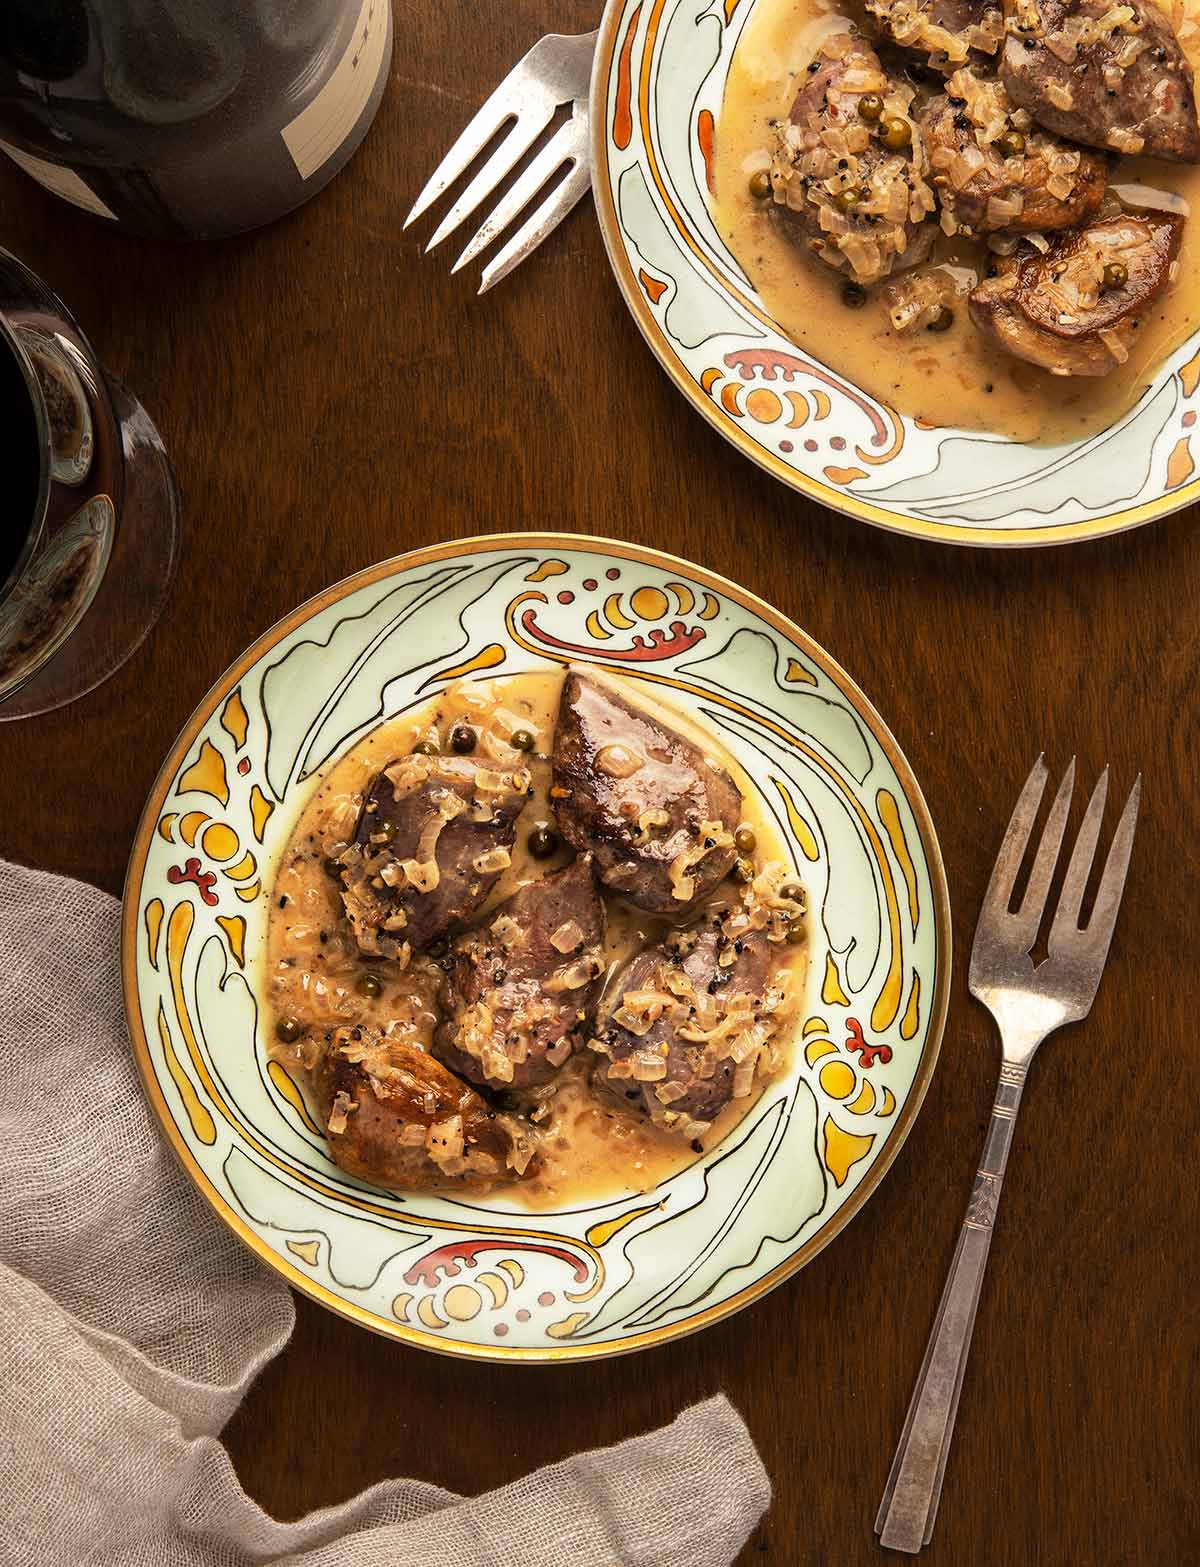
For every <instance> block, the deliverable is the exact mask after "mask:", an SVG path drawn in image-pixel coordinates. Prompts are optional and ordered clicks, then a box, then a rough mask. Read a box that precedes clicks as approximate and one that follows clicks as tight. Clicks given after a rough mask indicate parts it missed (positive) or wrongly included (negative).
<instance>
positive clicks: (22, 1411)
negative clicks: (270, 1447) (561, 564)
mask: <svg viewBox="0 0 1200 1567" xmlns="http://www.w3.org/2000/svg"><path fill="white" fill-rule="evenodd" d="M118 907H119V906H118V904H117V902H116V900H115V899H114V898H110V897H109V896H108V895H107V894H105V893H102V892H99V891H97V890H96V889H95V888H94V887H87V886H84V885H82V884H81V883H78V882H73V881H66V880H64V879H62V878H60V877H56V876H47V875H43V874H41V873H38V872H34V871H28V870H22V869H19V868H18V867H16V866H12V865H8V864H6V863H5V862H4V861H0V1056H2V1062H0V1350H2V1353H3V1360H4V1369H3V1391H2V1393H0V1493H2V1495H3V1502H2V1504H0V1561H2V1562H3V1563H4V1564H5V1567H25V1564H30V1567H33V1564H36V1567H59V1564H61V1567H110V1564H111V1567H116V1564H120V1567H247V1564H251V1563H257V1562H286V1563H296V1564H297V1567H376V1564H378V1567H433V1564H441V1563H445V1564H447V1567H493V1564H495V1567H500V1564H503V1567H568V1564H569V1567H610V1564H611V1567H626V1564H633V1567H727V1564H728V1563H730V1562H732V1561H733V1559H734V1557H735V1556H736V1555H737V1553H738V1551H739V1549H740V1548H741V1546H742V1545H743V1543H744V1542H745V1540H746V1537H747V1535H748V1534H749V1533H750V1531H751V1529H752V1528H753V1527H754V1525H755V1523H756V1522H757V1521H758V1519H759V1517H760V1516H761V1515H762V1513H763V1511H764V1510H765V1508H766V1506H767V1504H768V1502H769V1501H770V1495H771V1491H770V1484H769V1482H768V1479H767V1475H766V1472H765V1470H764V1469H763V1466H762V1462H761V1460H760V1459H759V1457H758V1454H757V1452H756V1451H755V1449H754V1445H753V1443H752V1442H751V1440H750V1437H749V1435H748V1433H747V1431H746V1428H745V1426H744V1425H743V1424H742V1422H741V1420H740V1419H739V1417H738V1416H737V1414H736V1413H735V1412H734V1410H733V1408H732V1407H731V1406H730V1404H729V1403H728V1402H727V1401H726V1400H725V1399H724V1398H712V1399H709V1400H708V1401H707V1402H706V1403H702V1404H697V1405H695V1406H694V1407H693V1408H691V1409H688V1410H686V1411H685V1412H684V1413H683V1414H682V1415H680V1416H679V1418H678V1419H677V1420H676V1421H675V1422H674V1423H673V1424H672V1425H670V1426H667V1427H666V1428H665V1429H663V1430H661V1431H655V1432H651V1433H649V1434H648V1435H645V1436H640V1437H635V1438H632V1439H630V1440H629V1441H626V1442H622V1443H620V1444H619V1445H618V1446H616V1447H610V1448H605V1449H601V1450H597V1451H594V1452H590V1453H583V1454H580V1455H577V1456H576V1457H574V1458H569V1459H567V1460H565V1461H564V1462H562V1463H558V1464H554V1465H552V1466H551V1467H549V1468H547V1469H541V1470H538V1471H537V1473H535V1474H532V1475H530V1476H529V1477H528V1478H526V1479H524V1480H518V1481H517V1482H516V1483H515V1484H513V1485H507V1486H504V1487H503V1488H502V1489H500V1490H498V1491H493V1492H491V1493H490V1494H488V1495H485V1496H477V1497H473V1498H470V1499H466V1500H464V1499H463V1498H461V1497H458V1496H455V1495H454V1494H452V1493H451V1492H449V1491H444V1490H442V1489H440V1488H439V1487H438V1486H435V1485H427V1484H424V1483H423V1482H421V1481H417V1480H391V1481H387V1482H385V1483H383V1484H381V1485H376V1486H373V1487H372V1488H371V1489H370V1490H369V1491H364V1492H363V1493H362V1495H361V1496H358V1497H356V1498H355V1499H354V1500H353V1501H350V1502H347V1503H345V1504H344V1505H343V1506H341V1507H331V1508H326V1509H324V1510H323V1511H321V1512H316V1513H311V1514H309V1516H308V1517H306V1518H303V1519H301V1520H300V1521H299V1522H298V1523H289V1524H284V1523H276V1522H275V1521H274V1520H273V1519H271V1518H269V1517H268V1516H267V1515H266V1514H265V1513H264V1512H263V1511H262V1509H261V1508H259V1507H258V1506H256V1504H255V1503H254V1502H252V1501H251V1500H250V1498H249V1497H248V1496H247V1495H246V1493H245V1492H244V1491H243V1490H242V1488H241V1485H240V1484H239V1483H238V1479H237V1476H236V1474H235V1473H234V1470H233V1466H232V1464H231V1463H230V1460H229V1456H228V1454H227V1453H226V1451H225V1449H224V1448H223V1447H222V1446H221V1444H220V1443H219V1441H218V1440H217V1436H218V1433H219V1432H220V1430H221V1427H222V1426H223V1425H224V1424H225V1422H226V1421H227V1420H228V1419H229V1417H230V1415H231V1414H232V1413H233V1411H234V1410H235V1409H236V1408H237V1405H238V1403H239V1401H240V1400H241V1398H242V1395H243V1394H244V1393H245V1391H246V1389H247V1388H248V1387H249V1385H250V1383H251V1382H252V1381H253V1380H254V1378H255V1376H256V1375H257V1374H258V1372H259V1371H260V1370H261V1368H262V1367H263V1366H264V1365H265V1364H266V1362H267V1361H268V1360H270V1359H271V1357H272V1356H273V1355H277V1354H278V1353H279V1351H280V1350H281V1349H282V1348H283V1346H284V1345H285V1344H286V1343H287V1341H288V1337H289V1335H290V1334H291V1331H292V1324H293V1321H294V1311H293V1306H292V1298H291V1295H290V1293H289V1291H288V1289H287V1286H286V1285H285V1284H284V1283H283V1281H282V1280H281V1279H279V1278H277V1277H276V1276H275V1275H274V1274H272V1273H270V1272H268V1271H267V1270H266V1269H265V1268H263V1267H262V1266H261V1265H260V1264H259V1263H258V1262H257V1261H256V1260H255V1259H254V1258H253V1257H252V1256H251V1255H250V1253H249V1252H247V1251H246V1250H244V1248H243V1247H242V1246H241V1245H240V1243H239V1242H238V1241H236V1240H235V1239H234V1237H233V1236H232V1235H230V1234H229V1233H228V1232H227V1231H226V1230H225V1229H224V1227H223V1226H222V1225H221V1224H220V1222H219V1221H218V1220H217V1219H216V1217H215V1216H214V1215H213V1214H212V1213H211V1212H210V1210H209V1208H208V1207H207V1205H206V1204H205V1202H204V1201H203V1199H202V1198H201V1197H200V1196H199V1194H198V1193H197V1192H195V1191H194V1190H193V1188H192V1186H191V1184H190V1183H189V1182H188V1180H187V1179H186V1177H185V1176H184V1175H183V1173H182V1171H181V1170H180V1169H179V1168H178V1167H177V1165H176V1163H175V1159H174V1155H173V1154H172V1153H171V1152H170V1150H169V1148H168V1146H167V1144H166V1141H165V1139H164V1138H163V1137H162V1136H161V1135H160V1133H159V1129H158V1126H157V1124H156V1123H155V1121H154V1120H153V1117H152V1116H151V1113H150V1110H149V1108H148V1106H147V1104H146V1102H145V1100H144V1098H143V1095H142V1090H141V1085H140V1083H139V1081H138V1076H137V1068H136V1066H135V1064H134V1060H133V1053H132V1050H131V1049H130V1045H129V1041H128V1038H127V1035H126V1032H125V1026H124V1022H123V1018H122V1011H121V998H120V980H119V963H118ZM387 1352H388V1351H387V1349H386V1347H385V1346H381V1348H380V1353H381V1354H386V1353H387ZM514 1374H519V1373H514Z"/></svg>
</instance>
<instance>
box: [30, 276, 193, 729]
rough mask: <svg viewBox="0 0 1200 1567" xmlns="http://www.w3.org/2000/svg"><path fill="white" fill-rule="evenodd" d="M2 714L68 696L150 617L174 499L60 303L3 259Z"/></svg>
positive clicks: (166, 473) (165, 586)
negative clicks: (5, 510)
mask: <svg viewBox="0 0 1200 1567" xmlns="http://www.w3.org/2000/svg"><path fill="white" fill-rule="evenodd" d="M0 452H2V453H3V455H4V459H5V467H6V470H7V478H8V483H9V485H10V494H11V495H12V496H13V497H15V499H14V502H13V505H12V510H11V512H10V514H9V517H8V520H7V522H6V523H4V524H3V531H2V532H0V719H2V720H7V719H13V718H21V717H29V716H32V715H33V714H35V713H42V712H47V711H50V710H51V709H53V708H57V707H61V706H63V705H65V704H66V703H67V702H71V701H74V700H75V699H76V698H77V697H80V696H83V695H84V694H86V692H88V691H90V690H92V689H94V687H96V686H97V685H99V684H100V683H101V682H102V681H103V680H105V679H107V678H108V676H109V675H111V674H112V673H113V672H114V671H115V670H116V669H118V668H119V667H120V666H121V664H123V663H124V662H125V660H126V659H127V658H128V657H129V656H130V654H131V653H132V652H133V651H134V649H135V648H136V647H137V646H138V645H139V644H140V642H141V641H142V639H143V638H144V637H145V635H146V633H147V632H148V631H149V630H150V628H151V626H153V625H154V623H155V621H156V620H157V619H158V617H159V614H160V613H161V611H162V607H163V604H164V603H165V600H166V596H167V593H168V590H169V588H170V583H171V578H172V576H173V574H174V568H175V562H176V557H177V552H178V538H179V506H178V494H177V490H176V486H175V481H174V476H173V474H172V472H171V468H170V464H169V462H168V461H167V458H166V454H165V451H164V449H163V446H162V442H161V440H160V439H159V437H158V434H157V432H156V431H155V429H154V426H153V425H152V424H151V422H150V420H149V418H148V416H147V415H146V414H145V412H144V410H143V409H142V408H141V407H140V405H139V404H138V403H137V402H136V401H135V400H134V399H133V398H132V397H131V396H130V394H129V393H128V392H127V391H126V390H125V389H124V388H123V387H122V386H120V384H119V383H118V382H116V381H114V380H113V379H112V378H110V377H109V376H107V375H106V374H105V372H104V371H103V369H102V368H101V366H100V364H99V362H98V360H97V359H96V356H95V354H94V353H93V351H92V348H91V346H90V344H89V343H88V341H87V339H86V337H85V336H84V335H83V332H82V331H81V329H80V328H79V326H78V324H77V323H76V322H75V320H74V318H73V317H72V316H71V314H70V312H69V311H68V310H67V309H66V307H65V305H63V303H62V302H61V300H59V299H58V298H57V296H56V295H54V294H53V293H52V292H51V290H50V289H49V288H47V287H46V285H45V284H44V283H42V282H41V280H40V279H39V278H38V277H37V276H36V275H35V274H34V273H33V272H31V271H30V270H29V268H28V267H26V266H25V265H24V264H23V263H22V262H20V261H18V260H17V258H16V257H15V256H12V255H10V254H9V253H8V252H6V251H2V250H0Z"/></svg>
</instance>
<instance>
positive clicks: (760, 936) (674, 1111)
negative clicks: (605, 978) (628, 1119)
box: [590, 889, 800, 1137]
mask: <svg viewBox="0 0 1200 1567" xmlns="http://www.w3.org/2000/svg"><path fill="white" fill-rule="evenodd" d="M791 890H792V891H796V901H789V900H788V899H786V898H782V897H780V896H779V895H778V894H777V893H774V892H773V893H772V894H771V898H772V907H771V908H770V909H769V910H768V908H767V907H766V905H764V904H762V903H758V902H749V903H747V905H746V907H744V908H737V909H728V908H725V909H715V910H713V911H711V912H710V913H709V914H708V915H706V916H705V918H704V919H703V920H702V921H701V922H700V923H699V924H697V925H695V926H693V927H692V928H691V929H690V930H686V931H676V932H673V933H672V934H671V935H670V936H669V937H668V938H667V939H666V940H665V941H664V942H662V943H661V944H660V945H658V946H655V947H650V948H648V949H647V950H646V951H645V952H642V953H639V955H638V956H637V957H636V958H634V960H633V961H632V963H630V964H629V966H628V968H627V969H626V970H625V973H624V974H623V975H622V976H621V978H620V980H619V983H618V984H617V985H616V987H615V988H610V992H609V995H608V997H607V998H606V1003H605V1007H604V1014H603V1016H602V1018H601V1026H600V1029H599V1031H598V1033H597V1035H596V1037H595V1038H594V1039H593V1040H591V1041H590V1047H591V1049H592V1050H594V1051H595V1052H596V1053H597V1061H596V1078H597V1081H598V1082H600V1083H601V1084H603V1085H604V1086H605V1087H607V1088H608V1089H609V1090H611V1091H612V1092H613V1093H615V1094H618V1095H620V1096H621V1097H622V1098H624V1099H625V1100H626V1101H628V1102H629V1103H632V1104H636V1105H637V1107H638V1108H639V1109H644V1110H645V1111H646V1112H647V1113H648V1114H649V1115H650V1116H651V1117H652V1118H653V1119H654V1120H655V1121H656V1122H658V1123H659V1125H661V1126H665V1127H669V1128H671V1129H672V1130H674V1131H678V1132H680V1133H681V1134H682V1135H683V1136H685V1137H698V1136H700V1135H701V1134H702V1133H703V1132H705V1131H707V1130H708V1126H709V1124H710V1123H711V1122H712V1121H713V1120H714V1119H715V1118H716V1117H717V1116H718V1115H719V1114H720V1112H721V1111H722V1110H723V1109H724V1108H725V1106H726V1105H727V1104H728V1103H729V1101H730V1100H731V1099H734V1098H744V1097H745V1096H746V1095H747V1094H749V1093H750V1091H751V1089H752V1087H753V1085H754V1083H755V1081H756V1080H759V1079H761V1078H762V1077H764V1076H768V1075H769V1074H770V1073H771V1072H772V1071H774V1070H775V1068H776V1066H777V1065H778V1060H777V1057H776V1053H775V1050H774V1047H773V1040H774V1039H775V1037H776V1034H777V1033H778V1031H779V1028H780V1024H781V1022H782V1021H783V1017H784V1015H785V1013H786V1011H787V1009H788V1006H789V1005H790V998H789V995H788V990H787V987H786V985H784V984H782V983H777V982H775V981H773V980H772V976H771V969H772V964H771V953H772V949H773V946H775V944H778V943H782V942H783V941H784V940H785V939H786V936H785V933H786V930H787V928H788V923H789V921H794V919H795V917H796V915H797V914H798V912H799V908H800V903H799V897H800V894H799V892H798V890H796V889H791ZM779 950H785V949H782V948H779Z"/></svg>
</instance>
